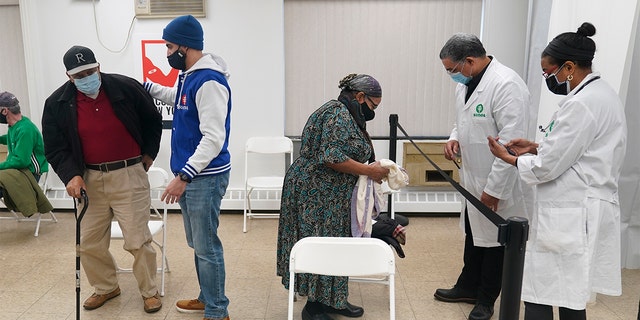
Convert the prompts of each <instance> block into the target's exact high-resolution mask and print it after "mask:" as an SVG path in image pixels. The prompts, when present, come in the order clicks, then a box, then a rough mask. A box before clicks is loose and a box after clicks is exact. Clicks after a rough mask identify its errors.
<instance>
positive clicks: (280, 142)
mask: <svg viewBox="0 0 640 320" xmlns="http://www.w3.org/2000/svg"><path fill="white" fill-rule="evenodd" d="M245 151H246V152H254V153H290V152H293V142H292V141H291V139H289V138H287V137H284V136H282V137H251V138H249V139H247V144H246V146H245Z"/></svg>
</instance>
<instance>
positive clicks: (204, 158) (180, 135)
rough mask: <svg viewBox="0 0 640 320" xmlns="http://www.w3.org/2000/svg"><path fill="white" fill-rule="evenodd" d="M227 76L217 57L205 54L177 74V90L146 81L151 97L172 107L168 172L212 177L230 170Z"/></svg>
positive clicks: (228, 90)
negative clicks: (169, 169)
mask: <svg viewBox="0 0 640 320" xmlns="http://www.w3.org/2000/svg"><path fill="white" fill-rule="evenodd" d="M229 76H230V73H229V70H228V69H227V64H226V62H225V61H224V60H223V59H222V58H221V57H219V56H216V55H213V54H210V53H206V54H204V55H203V56H202V58H200V60H198V61H197V62H196V63H195V64H194V65H193V66H192V67H191V68H189V70H186V71H185V72H182V73H180V76H179V78H178V86H177V87H172V88H169V87H165V86H161V85H159V84H155V83H151V82H146V83H144V87H145V89H146V90H147V91H148V92H149V94H151V96H152V97H154V98H156V99H158V100H161V101H163V102H165V103H166V104H170V105H171V104H173V125H172V128H171V171H173V173H174V174H177V173H178V172H182V173H185V174H186V175H188V176H189V177H191V178H194V177H195V176H197V175H214V174H219V173H223V172H227V171H229V170H231V155H230V153H229V150H228V145H229V130H230V123H231V89H230V88H229V84H228V83H227V79H228V78H229Z"/></svg>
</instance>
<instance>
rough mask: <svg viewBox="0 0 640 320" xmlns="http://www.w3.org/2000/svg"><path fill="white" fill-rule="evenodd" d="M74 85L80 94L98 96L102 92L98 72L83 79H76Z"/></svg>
mask: <svg viewBox="0 0 640 320" xmlns="http://www.w3.org/2000/svg"><path fill="white" fill-rule="evenodd" d="M73 83H74V84H75V85H76V88H78V90H79V91H80V92H82V93H84V94H86V95H94V94H97V93H98V91H99V90H100V85H101V84H102V82H101V81H100V76H99V75H98V72H95V73H94V74H91V75H88V76H86V77H84V78H82V79H74V80H73Z"/></svg>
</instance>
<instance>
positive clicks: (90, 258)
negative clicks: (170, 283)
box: [78, 163, 158, 297]
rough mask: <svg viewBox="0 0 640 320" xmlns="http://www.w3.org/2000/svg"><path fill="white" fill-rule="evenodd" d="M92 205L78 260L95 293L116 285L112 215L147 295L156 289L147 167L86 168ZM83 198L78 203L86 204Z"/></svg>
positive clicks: (103, 292)
mask: <svg viewBox="0 0 640 320" xmlns="http://www.w3.org/2000/svg"><path fill="white" fill-rule="evenodd" d="M84 181H85V184H86V186H87V190H86V191H87V196H88V198H89V207H88V208H87V211H86V213H85V216H84V218H83V219H82V222H81V226H80V247H81V248H80V252H81V254H80V261H81V262H82V266H83V268H84V271H85V274H86V275H87V278H88V279H89V284H91V286H93V287H94V288H95V292H96V293H97V294H106V293H109V292H112V291H113V290H115V289H116V288H117V287H118V278H117V275H116V264H115V262H114V259H113V256H112V255H111V253H110V252H109V245H110V242H111V221H112V220H114V219H115V220H116V221H118V223H119V224H120V228H121V229H122V234H123V236H124V246H123V248H124V249H125V250H127V251H128V252H129V253H131V254H132V255H133V257H134V262H133V274H134V276H135V278H136V280H137V281H138V288H139V289H140V293H141V294H142V296H143V297H151V296H153V295H155V294H156V292H157V291H158V288H157V286H156V281H155V278H156V272H157V270H156V268H157V267H156V252H155V250H154V249H153V247H152V246H151V240H152V236H151V232H150V231H149V227H148V225H147V223H148V222H149V214H150V211H149V209H150V204H151V198H150V190H149V180H148V177H147V173H146V172H145V170H144V168H143V167H142V163H138V164H135V165H132V166H129V167H126V168H122V169H118V170H115V171H110V172H101V171H97V170H89V169H88V170H86V171H85V173H84ZM83 205H84V203H82V204H80V205H79V208H78V210H81V209H82V206H83Z"/></svg>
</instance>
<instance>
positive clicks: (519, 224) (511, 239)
mask: <svg viewBox="0 0 640 320" xmlns="http://www.w3.org/2000/svg"><path fill="white" fill-rule="evenodd" d="M528 238H529V221H528V220H527V219H525V218H521V217H509V218H508V219H507V223H506V224H501V225H500V226H498V242H500V244H502V245H503V246H504V247H505V248H504V262H503V268H502V293H501V294H500V320H513V319H519V317H520V296H521V291H522V272H523V270H524V253H525V249H526V248H527V239H528Z"/></svg>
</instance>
